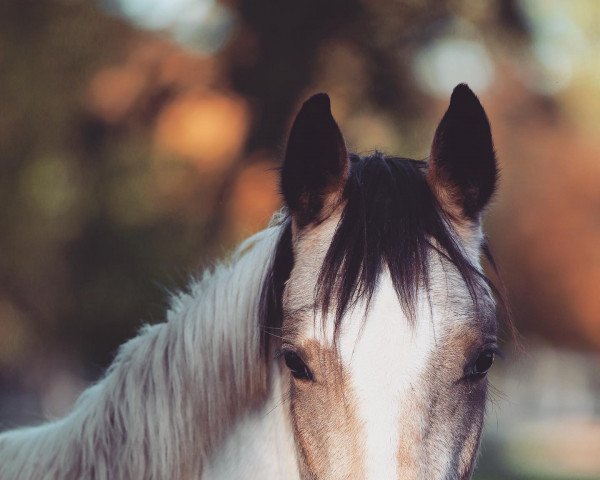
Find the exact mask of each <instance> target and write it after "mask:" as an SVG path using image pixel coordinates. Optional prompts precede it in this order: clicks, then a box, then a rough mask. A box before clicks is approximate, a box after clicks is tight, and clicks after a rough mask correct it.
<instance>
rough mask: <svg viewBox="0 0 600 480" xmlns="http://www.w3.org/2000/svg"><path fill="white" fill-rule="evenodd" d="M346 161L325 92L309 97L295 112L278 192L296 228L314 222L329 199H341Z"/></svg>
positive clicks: (346, 173)
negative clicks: (295, 223)
mask: <svg viewBox="0 0 600 480" xmlns="http://www.w3.org/2000/svg"><path fill="white" fill-rule="evenodd" d="M348 169H349V160H348V153H347V151H346V145H345V143H344V138H343V137H342V133H341V132H340V129H339V127H338V125H337V123H336V122H335V120H334V118H333V116H332V115H331V105H330V101H329V97H328V96H327V95H326V94H324V93H319V94H317V95H314V96H312V97H311V98H309V99H308V100H307V101H306V102H305V103H304V105H302V108H301V109H300V111H299V112H298V115H297V116H296V119H295V120H294V124H293V125H292V129H291V132H290V136H289V139H288V142H287V149H286V153H285V160H284V162H283V168H282V170H281V191H282V193H283V197H284V198H285V202H286V204H287V206H288V208H289V209H290V211H291V212H292V215H293V217H294V219H295V220H296V221H297V222H298V223H299V225H306V224H308V223H310V222H312V221H314V220H317V219H318V217H319V214H320V213H321V212H322V210H323V208H324V207H325V206H326V205H327V204H328V201H329V200H332V199H337V198H339V197H340V195H341V193H342V191H343V188H344V186H345V184H346V179H347V177H348Z"/></svg>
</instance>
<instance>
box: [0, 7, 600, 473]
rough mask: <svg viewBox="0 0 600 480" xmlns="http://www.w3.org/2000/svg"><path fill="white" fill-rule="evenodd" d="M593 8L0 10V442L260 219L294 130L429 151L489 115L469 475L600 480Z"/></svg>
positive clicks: (82, 381) (272, 203)
mask: <svg viewBox="0 0 600 480" xmlns="http://www.w3.org/2000/svg"><path fill="white" fill-rule="evenodd" d="M599 24H600V2H597V1H595V0H572V1H569V0H563V1H559V0H489V1H475V0H448V1H441V0H402V1H400V0H395V1H394V0H328V1H323V0H302V1H298V0H278V1H277V2H270V1H266V0H264V1H261V0H237V1H236V0H222V1H217V0H104V1H103V0H96V1H92V0H86V1H83V0H2V1H0V225H1V229H0V430H3V429H7V428H11V427H15V426H20V425H27V424H34V423H38V422H40V421H42V420H44V419H47V418H53V417H56V416H58V415H62V414H64V413H65V412H66V411H67V410H68V409H69V407H70V406H71V405H72V403H73V401H74V400H75V398H76V397H77V396H78V394H79V393H80V392H81V390H82V389H83V388H85V386H86V385H88V384H89V383H90V382H92V381H94V380H95V379H97V378H98V377H99V376H100V375H101V373H102V372H103V370H104V369H105V368H106V366H107V365H108V364H109V363H110V361H111V359H112V358H113V355H114V353H115V351H116V349H117V347H118V345H120V344H121V343H122V342H123V341H124V340H125V339H127V338H129V337H131V336H132V335H135V332H136V330H137V329H138V328H139V326H140V325H141V324H142V323H143V322H150V323H152V322H158V321H161V320H162V319H163V316H164V310H165V307H166V305H167V298H168V294H169V292H171V291H173V290H176V289H178V288H180V287H182V286H183V285H184V284H185V282H186V279H187V278H188V276H189V275H190V274H191V273H194V272H197V271H198V270H199V269H200V268H202V267H203V266H206V265H208V264H210V263H211V262H214V261H215V259H216V258H218V257H220V256H223V255H224V254H225V253H226V252H227V251H228V250H229V249H230V248H231V247H232V246H234V245H235V244H236V243H237V242H238V241H239V240H241V239H243V238H245V237H246V236H247V235H249V234H251V233H252V232H254V231H256V230H258V229H261V228H263V227H264V226H265V225H266V223H267V221H268V219H269V217H270V216H271V214H272V212H273V211H274V210H275V209H276V208H277V207H278V206H279V203H280V199H279V197H278V194H277V180H276V179H277V176H276V171H275V169H276V168H277V165H278V162H279V160H280V158H281V153H282V148H283V146H284V143H285V135H286V131H287V129H288V127H289V124H290V119H291V117H292V115H293V113H294V112H295V110H296V109H297V108H298V106H299V104H300V103H301V101H302V100H303V99H305V98H306V97H307V96H308V95H310V94H311V93H314V92H316V91H327V92H328V93H329V94H330V96H331V98H332V104H333V109H334V113H335V115H336V117H337V119H338V121H339V123H340V124H341V126H342V129H343V131H344V132H345V135H346V137H347V140H348V143H349V145H350V147H351V148H352V149H353V150H354V151H357V152H365V151H368V150H372V149H374V148H378V149H380V150H383V151H387V152H389V153H396V154H401V155H404V156H409V157H413V158H419V159H424V158H426V157H427V155H428V150H429V145H430V142H431V138H432V135H433V131H434V129H435V127H436V124H437V121H438V120H439V118H440V117H441V115H442V113H443V111H444V109H445V107H446V105H447V102H448V99H449V94H450V92H451V90H452V88H453V87H454V86H455V85H456V84H457V83H460V82H468V83H469V85H470V86H471V87H472V89H473V90H474V91H475V92H476V93H477V94H478V95H479V96H480V99H481V100H482V102H483V104H484V105H485V107H486V110H487V112H488V115H489V117H490V120H491V123H492V128H493V133H494V136H495V142H496V149H497V153H498V157H499V161H500V165H501V170H502V182H501V186H500V189H499V191H498V194H497V196H496V200H495V203H494V205H493V206H492V208H491V210H490V211H489V214H488V215H487V218H486V228H487V232H488V235H489V240H490V244H491V246H492V250H493V251H494V254H495V257H496V260H497V263H498V268H499V271H500V274H501V277H502V278H503V280H504V283H505V285H506V289H507V297H508V301H509V303H510V305H511V308H512V310H513V316H514V322H515V324H516V326H517V328H518V329H519V332H520V347H518V348H514V347H513V343H514V342H512V341H511V337H510V335H509V334H506V335H505V340H506V346H505V350H506V351H507V358H506V359H505V360H504V361H502V362H499V364H497V365H496V367H494V368H495V370H494V374H493V376H492V383H493V384H494V386H495V387H494V392H493V395H492V402H491V405H490V408H489V413H488V417H487V420H488V425H487V427H486V437H485V439H484V443H483V453H482V457H481V460H480V466H479V468H478V471H477V475H476V478H477V479H479V480H493V479H507V478H509V479H556V480H558V479H592V478H594V479H598V478H600V135H598V133H599V127H598V126H599V124H600V55H599V54H598V52H599V51H600V29H599V28H598V25H599Z"/></svg>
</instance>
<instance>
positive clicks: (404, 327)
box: [310, 270, 435, 480]
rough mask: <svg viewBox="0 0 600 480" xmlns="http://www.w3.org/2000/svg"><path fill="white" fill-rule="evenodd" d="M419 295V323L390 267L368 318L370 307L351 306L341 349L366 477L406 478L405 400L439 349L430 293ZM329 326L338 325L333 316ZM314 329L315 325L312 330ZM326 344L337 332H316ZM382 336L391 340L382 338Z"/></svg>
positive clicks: (382, 279) (317, 330)
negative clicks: (403, 303) (401, 457)
mask: <svg viewBox="0 0 600 480" xmlns="http://www.w3.org/2000/svg"><path fill="white" fill-rule="evenodd" d="M420 296H421V297H423V298H419V300H418V309H417V312H416V317H417V319H418V320H417V322H416V323H415V324H414V325H412V324H411V322H409V319H408V318H407V316H406V315H405V314H404V313H403V311H402V309H401V307H400V303H399V300H398V296H397V293H396V291H395V290H394V287H393V284H392V281H391V278H390V275H389V273H388V271H387V270H385V271H384V272H382V275H381V277H380V280H379V285H378V288H377V289H376V292H375V294H374V296H373V299H372V302H371V306H370V309H369V311H368V319H365V316H364V306H361V305H358V306H357V307H356V308H354V309H352V310H350V311H349V312H348V313H347V315H346V316H345V317H344V320H343V322H342V330H341V332H340V336H339V343H338V345H339V352H340V356H341V360H342V364H343V366H344V368H345V370H346V371H348V372H349V373H350V378H351V381H352V386H353V394H354V396H353V399H354V400H355V402H356V405H357V407H358V409H357V410H358V416H359V419H360V421H361V422H362V431H363V433H364V434H365V439H364V458H363V465H364V469H365V478H367V479H373V480H375V479H377V480H379V479H382V478H390V479H391V478H400V472H398V451H399V448H400V437H401V434H402V432H401V426H400V425H401V422H400V414H401V412H403V411H406V409H405V408H403V407H404V406H403V402H405V401H406V399H407V398H410V397H411V395H410V391H411V389H413V388H416V383H415V382H417V381H419V380H420V379H421V378H422V373H423V371H424V370H425V368H426V365H427V361H428V359H429V357H430V354H431V352H432V350H433V349H434V348H435V341H434V338H435V337H434V327H433V322H432V317H431V308H430V305H429V302H428V300H427V297H426V296H425V295H420ZM326 325H327V326H331V325H333V321H328V322H327V323H326ZM311 330H312V329H311ZM311 333H312V335H310V336H311V337H313V338H315V339H316V340H317V341H319V342H320V343H321V344H322V345H331V339H332V338H333V331H332V329H331V328H328V329H327V330H326V331H325V332H323V330H322V329H321V328H319V327H317V329H316V331H312V332H311ZM382 339H385V341H384V342H382Z"/></svg>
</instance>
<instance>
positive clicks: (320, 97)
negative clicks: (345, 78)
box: [302, 93, 331, 112]
mask: <svg viewBox="0 0 600 480" xmlns="http://www.w3.org/2000/svg"><path fill="white" fill-rule="evenodd" d="M306 108H309V109H311V110H312V109H315V110H326V111H328V112H329V111H331V101H330V100H329V95H327V94H326V93H317V94H316V95H313V96H312V97H310V98H309V99H308V100H306V102H304V105H302V109H303V110H304V109H306Z"/></svg>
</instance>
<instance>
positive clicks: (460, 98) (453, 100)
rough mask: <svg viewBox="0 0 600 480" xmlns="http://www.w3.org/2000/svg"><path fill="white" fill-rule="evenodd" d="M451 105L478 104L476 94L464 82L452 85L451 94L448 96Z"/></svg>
mask: <svg viewBox="0 0 600 480" xmlns="http://www.w3.org/2000/svg"><path fill="white" fill-rule="evenodd" d="M450 105H451V106H474V105H476V106H480V105H481V104H480V103H479V99H478V98H477V95H475V94H474V93H473V90H471V89H470V88H469V86H468V85H467V84H466V83H461V84H459V85H457V86H456V87H454V90H452V96H451V97H450Z"/></svg>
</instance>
